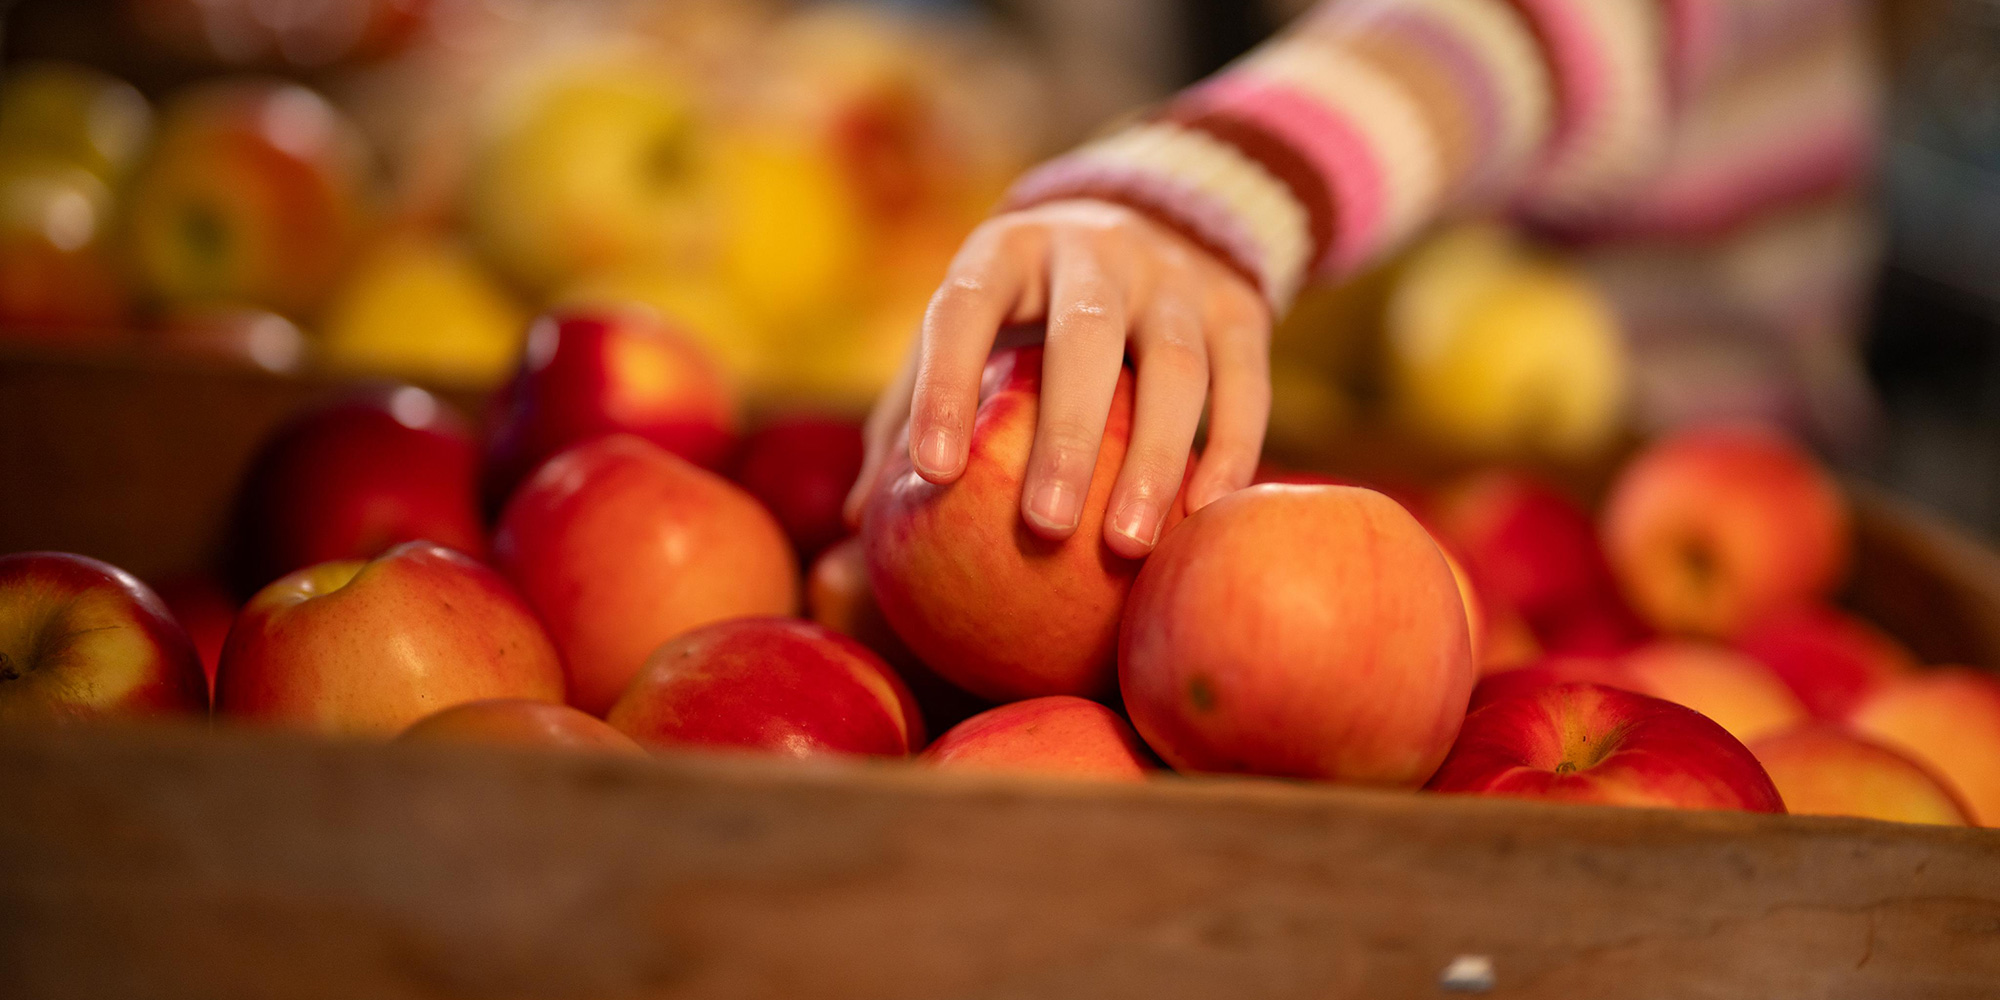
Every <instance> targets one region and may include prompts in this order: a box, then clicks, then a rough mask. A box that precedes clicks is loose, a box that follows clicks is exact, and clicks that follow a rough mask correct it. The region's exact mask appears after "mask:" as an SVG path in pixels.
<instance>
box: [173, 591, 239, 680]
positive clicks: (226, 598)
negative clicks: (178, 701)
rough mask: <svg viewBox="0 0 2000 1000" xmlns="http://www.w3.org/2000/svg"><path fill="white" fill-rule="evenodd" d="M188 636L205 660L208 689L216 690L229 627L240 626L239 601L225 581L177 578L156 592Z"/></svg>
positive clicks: (202, 662) (202, 668) (197, 653)
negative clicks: (237, 623)
mask: <svg viewBox="0 0 2000 1000" xmlns="http://www.w3.org/2000/svg"><path fill="white" fill-rule="evenodd" d="M153 589H154V591H155V592H156V593H158V594H159V595H160V600H161V601H162V602H163V603H165V604H166V606H167V610H168V611H170V612H172V613H173V616H174V620H175V621H177V622H180V625H181V628H182V629H183V630H184V631H186V632H187V637H188V641H189V642H191V643H193V644H194V651H195V655H197V656H199V657H201V670H202V674H203V675H204V676H205V678H206V680H207V683H208V689H209V690H210V691H211V692H213V691H214V690H215V665H216V664H217V663H219V662H221V660H222V645H223V642H224V641H225V640H227V639H228V638H229V627H230V626H231V625H233V624H235V622H236V609H237V604H236V599H235V598H234V597H231V596H230V594H229V590H228V588H226V587H224V586H223V585H222V581H220V580H217V579H215V578H214V577H211V576H207V575H205V574H189V575H186V576H177V577H174V578H172V579H170V580H166V581H164V582H162V583H161V584H160V585H159V586H157V587H155V588H153Z"/></svg>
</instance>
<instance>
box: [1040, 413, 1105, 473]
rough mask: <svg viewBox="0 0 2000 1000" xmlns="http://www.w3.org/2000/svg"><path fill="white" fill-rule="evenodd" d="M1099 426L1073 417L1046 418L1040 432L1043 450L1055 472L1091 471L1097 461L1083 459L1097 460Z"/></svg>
mask: <svg viewBox="0 0 2000 1000" xmlns="http://www.w3.org/2000/svg"><path fill="white" fill-rule="evenodd" d="M1098 430H1099V429H1098V428H1095V427H1092V426H1090V425H1089V423H1088V422H1086V421H1082V420H1077V419H1074V418H1070V417H1059V416H1053V415H1052V416H1051V417H1050V418H1048V419H1045V420H1043V421H1042V427H1041V430H1039V431H1038V432H1037V434H1038V436H1039V437H1040V439H1041V442H1040V443H1041V445H1042V451H1043V452H1044V453H1045V454H1046V455H1047V456H1048V459H1049V463H1048V464H1049V467H1050V469H1051V471H1056V472H1061V471H1066V470H1081V471H1084V472H1087V471H1088V470H1089V469H1090V468H1091V467H1092V466H1093V465H1094V464H1095V463H1094V461H1092V462H1084V461H1080V459H1082V458H1084V457H1085V456H1086V455H1088V456H1090V457H1091V458H1092V459H1093V460H1094V458H1095V456H1096V454H1097V445H1098Z"/></svg>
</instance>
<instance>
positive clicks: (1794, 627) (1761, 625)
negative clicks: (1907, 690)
mask: <svg viewBox="0 0 2000 1000" xmlns="http://www.w3.org/2000/svg"><path fill="white" fill-rule="evenodd" d="M1736 648H1738V649H1741V650H1743V651H1744V652H1745V653H1748V654H1750V655H1751V656H1754V657H1756V658H1757V659H1758V660H1759V661H1761V662H1763V664H1764V665H1765V666H1767V667H1770V668H1771V671H1772V672H1773V673H1774V674H1776V675H1777V676H1778V677H1779V678H1780V679H1782V680H1783V681H1784V682H1785V684H1787V685H1788V686H1790V687H1791V689H1792V692H1793V693H1794V694H1796V695H1798V697H1799V700H1801V701H1803V702H1804V703H1805V706H1806V707H1807V708H1808V709H1810V710H1811V711H1812V713H1813V714H1814V715H1816V716H1819V717H1820V718H1822V719H1836V720H1838V719H1844V718H1846V717H1847V713H1849V712H1850V711H1853V709H1854V706H1855V705H1856V704H1857V703H1858V702H1860V701H1861V699H1863V698H1865V697H1867V696H1868V695H1869V694H1870V693H1872V692H1873V691H1874V690H1875V689H1876V688H1878V687H1880V686H1882V685H1883V684H1884V683H1886V682H1888V681H1889V679H1891V678H1893V677H1897V676H1900V675H1902V674H1907V673H1911V672H1913V671H1915V670H1916V669H1917V660H1916V657H1915V656H1913V655H1911V653H1910V651H1909V650H1907V649H1904V648H1903V646H1902V644H1901V643H1898V642H1897V641H1896V640H1894V639H1891V638H1890V637H1889V636H1888V635H1886V634H1885V633H1883V632H1882V630H1881V629H1878V628H1876V627H1875V626H1873V625H1870V624H1868V623H1867V622H1864V621H1862V620H1861V619H1859V618H1856V617H1854V616H1853V615H1850V614H1847V613H1846V612H1844V611H1841V610H1839V609H1837V608H1834V607H1831V606H1829V605H1825V604H1802V605H1798V606H1796V607H1791V608H1787V609H1785V610H1783V611H1779V612H1777V613H1776V614H1771V615H1766V616H1764V617H1763V618H1760V619H1758V620H1757V621H1756V622H1754V623H1752V624H1751V625H1750V627H1749V628H1748V629H1747V630H1745V631H1744V633H1743V634H1742V635H1740V636H1738V637H1737V638H1736Z"/></svg>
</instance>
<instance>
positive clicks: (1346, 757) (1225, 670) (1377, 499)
mask: <svg viewBox="0 0 2000 1000" xmlns="http://www.w3.org/2000/svg"><path fill="white" fill-rule="evenodd" d="M1118 665H1119V673H1118V677H1119V685H1120V687H1121V688H1122V690H1123V691H1124V695H1125V706H1126V708H1127V710H1129V711H1130V712H1131V714H1132V723H1133V725H1135V726H1137V727H1138V729H1139V732H1140V734H1141V735H1143V736H1144V737H1145V738H1146V743H1147V744H1148V745H1149V746H1151V747H1152V748H1153V749H1154V750H1155V751H1157V752H1158V753H1159V754H1160V756H1161V757H1162V758H1164V759H1165V760H1166V761H1167V763H1169V764H1171V765H1173V766H1174V767H1175V768H1177V769H1180V770H1188V771H1244V772H1250V773H1255V774H1270V775H1280V776H1295V777H1307V778H1330V779H1335V780H1342V781H1353V782H1360V783H1364V784H1375V785H1406V786H1414V785H1417V784H1419V783H1421V782H1422V781H1423V780H1424V778H1425V777H1426V776H1428V775H1429V774H1430V773H1431V771H1432V770H1434V769H1435V768H1436V767H1437V764H1438V761H1440V760H1442V759H1443V758H1444V754H1445V751H1446V750H1447V749H1449V748H1450V746H1451V740H1452V736H1453V734H1455V733H1456V732H1457V731H1458V725H1459V721H1460V720H1461V719H1462V718H1463V716H1464V714H1465V705H1466V698H1467V696H1468V694H1469V693H1470V692H1471V690H1472V683H1473V679H1474V676H1475V673H1476V669H1475V667H1474V665H1473V662H1472V651H1471V647H1470V645H1469V643H1468V640H1467V638H1466V622H1465V609H1464V607H1463V606H1462V605H1461V604H1460V602H1459V598H1458V585H1457V584H1456V583H1455V582H1454V581H1453V580H1452V575H1451V570H1450V569H1449V568H1448V567H1447V566H1446V565H1445V561H1444V557H1443V556H1442V555H1441V554H1440V553H1439V552H1438V547H1437V545H1436V544H1434V543H1433V542H1432V541H1431V538H1430V535H1429V534H1428V533H1426V532H1425V531H1424V529H1423V526H1422V525H1420V524H1418V523H1417V521H1416V519H1415V518H1413V517H1411V516H1410V514H1409V512H1407V511H1405V510H1404V509H1403V508H1402V507H1400V506H1398V505H1397V504H1396V502H1395V501H1393V500H1390V499H1389V498H1388V497H1385V496H1383V495H1382V494H1380V493H1376V492H1374V491H1373V490H1365V489H1357V488H1354V487H1346V486H1281V485H1264V486H1252V487H1250V488H1249V489H1247V490H1242V491H1239V492H1237V493H1233V494H1230V495H1229V496H1226V497H1224V498H1222V499H1221V500H1217V501H1216V502H1214V503H1212V504H1210V505H1209V506H1207V507H1204V508H1202V509H1201V510H1200V511H1198V512H1197V513H1195V514H1194V515H1193V516H1192V517H1189V518H1188V519H1187V520H1186V521H1185V522H1183V523H1182V524H1181V525H1180V526H1179V527H1177V528H1175V529H1174V530H1173V531H1171V532H1169V533H1168V534H1167V536H1166V537H1165V538H1164V539H1162V540H1161V542H1160V545H1159V547H1158V548H1156V549H1155V550H1154V551H1153V554H1152V556H1151V557H1150V558H1148V559H1147V561H1146V565H1145V568H1144V569H1142V570H1140V572H1139V579H1138V582H1137V583H1136V584H1134V586H1133V588H1132V596H1131V599H1130V601H1129V602H1128V603H1127V605H1126V609H1125V620H1124V628H1123V630H1122V632H1121V633H1120V636H1119V655H1118Z"/></svg>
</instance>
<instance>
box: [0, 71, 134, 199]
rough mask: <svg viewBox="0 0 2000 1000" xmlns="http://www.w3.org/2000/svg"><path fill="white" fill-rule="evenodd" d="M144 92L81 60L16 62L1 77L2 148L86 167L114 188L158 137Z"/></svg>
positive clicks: (0, 135)
mask: <svg viewBox="0 0 2000 1000" xmlns="http://www.w3.org/2000/svg"><path fill="white" fill-rule="evenodd" d="M152 129H153V108H152V105H151V104H149V103H147V101H146V98H145V96H144V95H142V94H140V93H139V90H138V88H136V87H134V86H132V85H131V84H129V83H126V82H125V81H123V80H120V79H118V78H117V77H115V76H112V75H110V74H108V73H105V72H103V71H101V70H97V69H92V68H91V67H88V66H81V65H78V64H75V63H64V62H24V63H16V64H15V65H13V66H11V67H9V68H8V69H7V72H6V75H5V76H4V77H0V150H5V151H6V152H7V154H8V155H10V156H11V155H20V156H28V157H35V158H40V159H46V160H50V161H53V162H57V163H66V164H69V165H71V166H75V167H81V168H83V169H84V170H87V171H90V172H91V173H92V174H95V175H96V176H97V179H98V180H100V181H102V182H104V183H105V184H107V185H116V184H117V183H118V182H119V180H121V179H122V178H123V177H124V176H125V174H126V172H127V171H128V170H130V169H131V167H132V164H133V162H134V161H135V160H136V159H137V158H138V156H139V153H140V151H141V150H142V149H143V148H144V147H145V145H146V139H147V137H148V136H150V135H151V134H152Z"/></svg>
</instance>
